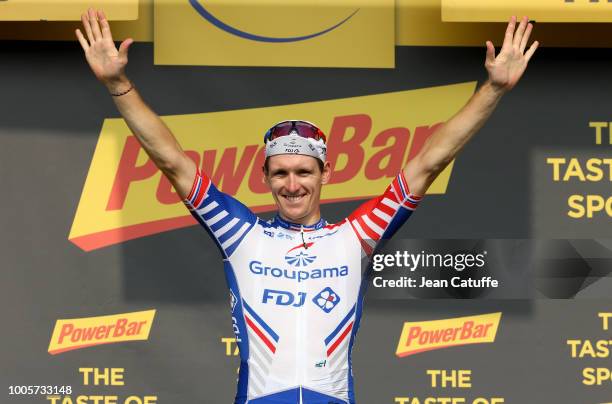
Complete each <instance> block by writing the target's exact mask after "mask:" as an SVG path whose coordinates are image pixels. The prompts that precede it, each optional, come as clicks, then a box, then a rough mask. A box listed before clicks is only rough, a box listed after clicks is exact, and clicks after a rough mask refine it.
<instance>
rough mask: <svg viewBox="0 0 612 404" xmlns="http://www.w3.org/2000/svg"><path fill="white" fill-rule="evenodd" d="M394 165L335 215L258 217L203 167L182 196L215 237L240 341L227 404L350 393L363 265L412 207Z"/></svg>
mask: <svg viewBox="0 0 612 404" xmlns="http://www.w3.org/2000/svg"><path fill="white" fill-rule="evenodd" d="M420 199H421V198H420V197H418V196H415V195H412V194H410V192H409V190H408V186H407V184H406V180H405V178H404V176H403V173H401V172H400V174H399V175H398V176H397V177H396V178H395V179H394V180H393V181H392V183H391V184H390V185H389V186H388V187H387V189H386V190H385V192H384V193H383V194H382V195H381V196H379V197H377V198H374V199H372V200H370V201H368V202H366V203H364V204H363V205H361V206H360V207H359V208H358V209H356V210H355V211H354V212H353V213H352V214H351V215H350V216H349V217H348V218H346V219H345V220H343V221H342V222H339V223H336V224H328V223H327V222H326V221H325V220H323V219H321V220H320V221H319V222H318V223H316V224H315V225H312V226H302V225H299V224H294V223H289V222H287V221H285V220H283V219H282V218H280V217H279V216H278V215H277V216H276V217H275V218H274V219H272V220H270V221H264V220H261V219H259V218H258V217H257V216H255V214H253V213H252V212H251V211H250V210H249V209H248V208H247V207H246V206H244V205H243V204H242V203H240V202H238V201H237V200H236V199H234V198H233V197H231V196H229V195H227V194H224V193H223V192H221V191H219V190H218V189H217V188H216V187H215V185H214V184H212V182H211V181H210V179H209V178H208V177H207V176H205V175H200V174H197V175H196V179H195V181H194V184H193V187H192V190H191V193H190V194H189V196H188V198H187V199H186V200H185V204H186V205H187V207H188V208H189V210H190V211H191V213H192V214H193V216H194V217H195V218H196V220H198V222H199V223H200V224H202V226H204V228H205V229H206V230H207V231H208V233H209V234H210V236H211V237H212V238H213V240H214V241H215V242H216V244H217V245H218V247H219V249H220V251H221V254H222V255H223V258H224V267H225V276H226V280H227V285H228V287H229V290H230V300H231V311H232V322H233V328H234V333H235V335H236V341H237V343H238V347H239V350H240V374H239V379H238V392H237V394H236V399H235V403H236V404H242V403H252V404H260V403H262V404H263V403H265V404H267V403H270V404H272V403H275V404H298V403H300V404H340V403H351V404H353V403H354V402H355V398H354V389H353V376H352V372H351V348H352V346H353V342H354V341H355V335H356V333H357V330H358V328H359V321H360V318H361V310H362V305H363V296H364V292H365V289H366V284H367V282H366V281H365V278H366V270H365V269H362V268H367V265H362V264H363V263H364V261H363V260H367V258H368V257H369V256H370V255H371V254H372V252H373V251H374V249H375V248H376V246H377V243H378V242H379V241H380V240H382V239H386V238H389V237H391V236H392V235H393V234H394V233H395V231H396V230H397V229H398V228H399V227H400V226H401V225H402V224H403V223H404V222H405V221H406V219H408V217H409V216H410V214H411V213H412V211H413V210H414V209H415V208H416V207H417V204H418V203H419V201H420Z"/></svg>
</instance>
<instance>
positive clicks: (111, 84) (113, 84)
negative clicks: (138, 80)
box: [104, 76, 132, 94]
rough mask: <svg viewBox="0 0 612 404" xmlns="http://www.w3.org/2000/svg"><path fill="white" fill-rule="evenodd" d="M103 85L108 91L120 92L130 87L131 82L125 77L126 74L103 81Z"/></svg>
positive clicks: (112, 92)
mask: <svg viewBox="0 0 612 404" xmlns="http://www.w3.org/2000/svg"><path fill="white" fill-rule="evenodd" d="M104 85H105V86H106V89H107V90H108V92H109V93H111V94H121V93H123V92H125V91H127V90H129V89H130V88H131V87H132V82H131V81H130V80H129V79H128V78H127V76H120V77H117V78H116V79H112V80H107V81H105V82H104Z"/></svg>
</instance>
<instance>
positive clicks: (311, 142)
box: [266, 133, 327, 163]
mask: <svg viewBox="0 0 612 404" xmlns="http://www.w3.org/2000/svg"><path fill="white" fill-rule="evenodd" d="M278 154H302V155H305V156H312V157H315V158H318V159H319V160H321V161H322V162H324V163H325V161H326V160H327V146H325V142H324V141H323V139H319V140H315V139H312V138H305V137H302V136H300V135H298V134H297V133H296V134H292V133H290V134H289V135H287V136H281V137H278V138H276V139H274V140H271V141H269V142H268V143H266V157H270V156H276V155H278Z"/></svg>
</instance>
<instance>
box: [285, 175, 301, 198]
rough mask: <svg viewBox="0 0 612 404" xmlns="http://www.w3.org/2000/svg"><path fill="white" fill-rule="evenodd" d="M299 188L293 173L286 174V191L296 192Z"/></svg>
mask: <svg viewBox="0 0 612 404" xmlns="http://www.w3.org/2000/svg"><path fill="white" fill-rule="evenodd" d="M299 190H300V183H299V181H298V178H297V176H296V175H295V174H293V173H291V174H289V175H288V176H287V191H288V192H290V193H292V194H293V193H297V192H298V191H299Z"/></svg>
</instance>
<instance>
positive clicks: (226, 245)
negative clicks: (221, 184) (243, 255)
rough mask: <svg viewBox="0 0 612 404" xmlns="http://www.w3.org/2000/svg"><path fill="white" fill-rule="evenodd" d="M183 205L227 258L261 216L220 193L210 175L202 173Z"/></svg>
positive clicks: (197, 177)
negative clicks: (258, 216)
mask: <svg viewBox="0 0 612 404" xmlns="http://www.w3.org/2000/svg"><path fill="white" fill-rule="evenodd" d="M183 202H184V203H185V205H186V206H187V208H188V209H189V211H190V212H191V214H192V215H193V217H194V218H195V219H196V220H197V221H198V222H199V223H200V224H201V225H202V226H203V227H204V228H205V229H206V231H207V232H208V234H210V236H211V237H212V239H213V240H214V241H215V243H216V244H217V246H218V247H219V250H220V251H221V254H222V255H223V257H224V258H228V257H229V256H231V255H232V253H233V252H234V251H235V250H236V248H237V247H238V246H239V245H240V243H241V242H242V240H243V239H244V237H245V236H246V235H247V234H248V232H249V230H251V228H252V227H253V226H254V225H255V223H256V222H257V216H255V214H253V212H251V210H250V209H249V208H247V207H246V206H245V205H243V204H242V203H241V202H239V201H238V200H236V199H235V198H233V197H232V196H230V195H227V194H225V193H223V192H221V191H219V190H218V189H217V187H216V186H215V185H214V184H213V183H212V181H211V180H210V178H208V176H207V175H205V174H204V175H202V174H200V173H199V172H198V173H196V176H195V179H194V182H193V186H192V188H191V192H190V193H189V196H188V197H187V199H185V200H184V201H183Z"/></svg>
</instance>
